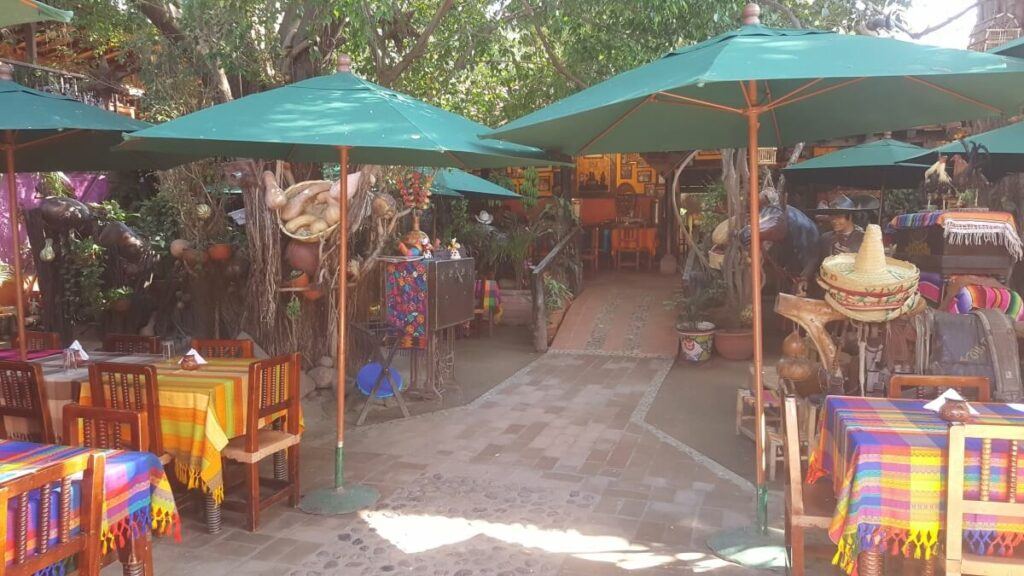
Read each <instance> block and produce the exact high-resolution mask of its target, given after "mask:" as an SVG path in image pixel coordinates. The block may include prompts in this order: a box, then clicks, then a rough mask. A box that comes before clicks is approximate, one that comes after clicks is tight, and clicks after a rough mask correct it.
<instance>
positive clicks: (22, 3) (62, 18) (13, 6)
mask: <svg viewBox="0 0 1024 576" xmlns="http://www.w3.org/2000/svg"><path fill="white" fill-rule="evenodd" d="M73 15H74V13H73V12H68V11H67V10H58V9H56V8H54V7H53V6H47V5H46V4H43V3H42V2H36V1H35V0H0V28H6V27H7V26H17V25H18V24H31V23H32V22H43V21H46V20H50V21H53V22H70V21H71V17H72V16H73Z"/></svg>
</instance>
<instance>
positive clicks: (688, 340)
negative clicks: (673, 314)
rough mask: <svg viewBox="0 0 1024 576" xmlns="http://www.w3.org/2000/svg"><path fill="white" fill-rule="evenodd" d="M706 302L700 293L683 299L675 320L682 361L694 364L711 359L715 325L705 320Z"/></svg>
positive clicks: (705, 298)
mask: <svg viewBox="0 0 1024 576" xmlns="http://www.w3.org/2000/svg"><path fill="white" fill-rule="evenodd" d="M707 300H708V298H707V297H706V296H703V295H700V293H697V294H694V295H693V296H690V297H688V298H685V299H684V300H683V301H682V309H681V310H680V311H679V316H678V317H677V318H676V334H678V335H679V354H680V356H681V357H682V358H683V360H686V361H687V362H692V363H694V364H700V363H701V362H706V361H707V360H709V359H710V358H711V349H712V347H713V344H714V341H715V325H714V324H712V323H711V322H709V321H708V320H707V311H708V309H707Z"/></svg>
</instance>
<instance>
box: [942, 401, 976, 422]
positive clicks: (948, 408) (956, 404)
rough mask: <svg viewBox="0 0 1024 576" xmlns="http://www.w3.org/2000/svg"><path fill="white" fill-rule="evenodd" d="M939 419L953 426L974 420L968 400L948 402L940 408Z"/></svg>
mask: <svg viewBox="0 0 1024 576" xmlns="http://www.w3.org/2000/svg"><path fill="white" fill-rule="evenodd" d="M939 418H942V419H943V420H945V421H946V422H949V423H951V424H963V423H965V422H970V421H971V420H973V419H974V416H973V415H972V414H971V408H970V406H969V405H968V404H967V401H966V400H948V399H947V400H946V402H945V403H944V404H943V405H942V408H939Z"/></svg>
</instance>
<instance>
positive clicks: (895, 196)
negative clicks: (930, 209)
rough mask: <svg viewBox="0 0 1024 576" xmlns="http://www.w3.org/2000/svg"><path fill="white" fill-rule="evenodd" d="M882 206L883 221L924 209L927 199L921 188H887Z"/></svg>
mask: <svg viewBox="0 0 1024 576" xmlns="http://www.w3.org/2000/svg"><path fill="white" fill-rule="evenodd" d="M884 200H885V202H884V204H883V206H882V222H888V221H890V220H892V218H893V217H894V216H898V215H900V214H908V213H911V212H918V211H921V210H924V208H925V204H926V203H927V199H926V198H925V196H924V194H923V193H921V191H920V190H913V189H911V190H886V191H885V196H884Z"/></svg>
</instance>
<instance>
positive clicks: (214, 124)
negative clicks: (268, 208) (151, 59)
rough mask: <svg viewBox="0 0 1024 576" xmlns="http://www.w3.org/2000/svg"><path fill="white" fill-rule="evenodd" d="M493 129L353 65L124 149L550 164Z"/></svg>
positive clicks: (149, 133)
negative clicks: (381, 82)
mask: <svg viewBox="0 0 1024 576" xmlns="http://www.w3.org/2000/svg"><path fill="white" fill-rule="evenodd" d="M489 130H490V129H489V128H488V127H486V126H484V125H483V124H478V123H476V122H473V121H472V120H469V119H468V118H464V117H462V116H459V115H458V114H453V113H451V112H448V111H446V110H442V109H440V108H437V107H435V106H431V105H429V104H427V103H425V102H422V101H420V100H416V99H415V98H412V97H410V96H407V95H405V94H401V93H399V92H395V91H392V90H388V89H387V88H384V87H382V86H378V85H377V84H374V83H373V82H370V81H368V80H364V79H362V78H360V77H358V76H355V75H354V74H352V73H351V72H347V71H345V72H339V73H337V74H333V75H330V76H320V77H317V78H310V79H308V80H303V81H301V82H297V83H295V84H289V85H287V86H283V87H281V88H275V89H273V90H268V91H266V92H259V93H256V94H251V95H249V96H246V97H244V98H240V99H238V100H234V101H231V102H228V103H225V104H220V105H218V106H214V107H212V108H207V109H205V110H200V111H198V112H194V113H192V114H188V115H186V116H182V117H181V118H177V119H175V120H172V121H170V122H165V123H164V124H161V125H159V126H154V127H153V128H149V129H147V130H143V131H140V132H137V133H134V134H131V135H129V136H127V137H126V140H127V141H126V142H125V143H124V145H122V146H121V147H120V148H121V149H124V150H142V151H149V152H163V153H167V154H181V153H182V151H183V150H187V154H188V155H196V156H238V157H244V158H266V159H270V158H273V159H278V160H289V161H302V162H337V161H338V150H337V147H338V146H349V147H351V158H350V161H352V162H355V163H360V164H361V163H370V164H388V165H404V166H455V167H459V168H464V169H468V168H496V167H503V166H509V165H523V166H549V165H552V164H558V163H560V162H558V161H557V160H555V159H553V158H551V157H550V156H547V155H545V154H544V153H543V152H542V151H541V150H538V149H536V148H530V147H528V146H520V145H518V144H510V143H507V142H491V141H484V140H480V139H479V138H478V137H477V136H478V135H479V134H482V133H484V132H487V131H489Z"/></svg>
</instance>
